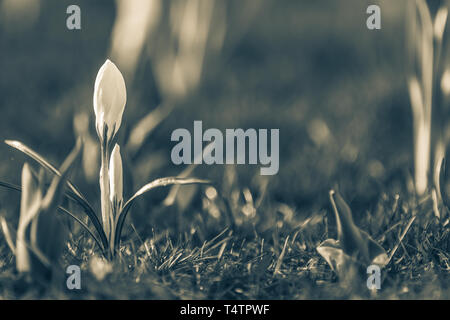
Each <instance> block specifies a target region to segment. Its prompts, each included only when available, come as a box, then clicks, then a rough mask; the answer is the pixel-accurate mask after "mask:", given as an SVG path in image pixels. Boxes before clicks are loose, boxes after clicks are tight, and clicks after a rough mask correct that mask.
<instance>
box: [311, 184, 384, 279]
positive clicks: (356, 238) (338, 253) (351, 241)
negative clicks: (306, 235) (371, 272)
mask: <svg viewBox="0 0 450 320" xmlns="http://www.w3.org/2000/svg"><path fill="white" fill-rule="evenodd" d="M330 201H331V205H332V207H333V211H334V215H335V218H336V225H337V240H335V239H326V240H325V241H323V242H322V243H321V244H320V245H319V246H318V247H317V252H318V253H319V254H320V255H321V256H322V257H323V258H324V259H325V260H326V261H327V263H328V264H329V265H330V267H331V268H332V269H333V270H334V271H336V272H337V273H338V274H339V275H342V274H345V272H346V271H348V269H349V267H350V266H352V265H362V266H364V267H368V266H369V265H372V264H376V265H378V266H380V267H383V266H385V265H386V264H387V263H388V261H389V260H388V256H387V254H386V251H385V250H384V248H383V247H382V246H380V245H379V244H378V243H377V242H376V241H375V240H373V239H372V238H371V237H370V235H369V234H368V233H367V232H365V231H363V230H361V229H360V228H358V227H357V226H356V224H355V223H354V221H353V217H352V211H351V209H350V207H349V206H348V205H347V203H346V202H345V201H344V199H343V198H342V197H341V196H340V195H339V193H337V192H335V191H334V190H331V191H330Z"/></svg>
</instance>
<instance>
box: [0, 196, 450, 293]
mask: <svg viewBox="0 0 450 320" xmlns="http://www.w3.org/2000/svg"><path fill="white" fill-rule="evenodd" d="M203 197H206V196H205V195H203ZM430 201H431V200H430V199H428V200H425V201H424V202H423V203H420V204H418V205H415V204H414V203H415V199H413V198H403V197H400V198H399V197H395V196H388V195H384V196H383V197H382V198H381V199H380V200H379V201H378V203H377V206H376V208H377V209H376V211H375V212H372V213H371V214H370V215H369V214H367V216H366V217H365V218H364V219H361V221H360V226H361V227H362V228H363V229H365V230H367V231H368V232H370V233H371V234H372V236H373V237H374V239H376V240H377V241H378V242H379V243H380V244H381V245H382V246H383V247H384V248H385V249H387V251H388V253H389V254H391V253H392V252H393V251H392V250H393V249H394V248H395V247H396V244H398V243H399V242H398V240H399V239H402V241H401V242H400V244H399V245H398V247H397V250H396V251H395V254H394V255H393V258H392V259H391V262H390V263H389V264H388V265H387V267H386V268H385V269H383V270H382V283H381V290H379V291H378V292H372V291H369V290H368V289H367V288H366V287H365V281H366V279H367V277H366V276H364V275H360V276H358V277H356V278H354V279H353V281H352V282H348V281H346V282H342V281H339V279H338V278H337V277H336V275H335V274H334V272H333V271H331V269H330V267H329V266H328V265H327V264H326V262H325V261H324V260H323V259H322V258H321V257H320V256H319V255H318V253H317V251H316V249H315V248H316V246H317V245H318V244H319V243H320V242H321V241H322V240H324V239H326V238H328V237H329V236H334V234H335V228H334V227H333V224H334V223H332V222H331V221H329V218H328V217H332V215H331V214H330V215H327V214H325V212H319V213H317V214H316V215H313V216H312V217H311V218H309V219H306V220H302V221H300V220H297V219H291V220H287V219H285V218H280V219H279V220H278V221H276V223H275V226H273V227H271V228H268V229H266V230H263V229H261V228H262V226H261V224H260V223H255V221H252V220H251V219H249V220H247V221H244V222H243V223H242V224H241V225H240V226H238V225H234V227H226V228H224V226H223V225H221V224H220V223H216V225H214V226H213V228H211V224H210V223H209V225H207V223H206V222H205V221H203V222H202V221H201V220H197V221H196V222H195V223H191V224H190V227H191V229H190V230H184V232H182V233H181V232H180V233H178V232H176V230H173V229H172V230H170V229H166V230H157V229H155V230H153V231H152V234H151V235H150V236H149V237H145V238H144V237H143V236H141V235H139V233H138V232H137V231H136V229H135V227H134V225H131V226H130V228H129V229H130V230H129V231H128V232H129V237H130V238H129V240H128V241H126V242H125V243H123V244H122V246H121V248H120V258H119V259H117V260H115V261H113V262H106V261H104V262H100V260H99V259H100V258H99V259H93V258H92V256H93V255H97V256H98V257H99V256H100V255H101V252H99V251H98V250H97V249H95V245H94V243H93V241H92V239H90V238H89V237H87V236H86V234H84V232H80V233H72V235H71V237H70V241H69V242H68V244H67V247H66V249H65V253H64V256H63V259H62V264H61V265H62V266H65V265H70V264H77V265H80V266H81V269H82V290H80V291H72V292H71V291H69V290H68V289H65V277H63V276H60V277H59V278H58V277H56V280H55V281H54V283H53V285H52V286H51V288H50V290H47V291H40V290H39V287H36V286H27V285H26V283H27V282H24V281H23V279H22V281H21V279H20V276H19V275H17V274H16V273H15V271H14V268H13V263H12V262H13V258H12V255H11V253H10V252H9V251H8V248H7V247H6V246H5V245H4V241H1V249H0V257H1V259H0V260H1V261H2V265H0V271H1V276H0V296H1V297H2V298H6V299H12V298H14V299H15V298H27V299H29V298H57V299H68V298H76V299H336V298H341V299H360V298H362V299H448V298H450V295H449V293H450V287H449V285H450V282H449V279H450V278H449V274H450V261H449V258H450V256H449V249H450V248H449V233H450V231H449V224H448V214H447V218H445V219H447V220H446V221H447V222H446V223H447V224H446V226H443V225H442V224H441V223H439V221H438V220H437V219H436V218H434V214H433V208H432V205H431V204H430ZM208 209H210V208H208V207H206V208H204V211H203V212H202V213H200V215H204V218H205V219H204V220H206V218H207V216H208ZM262 210H266V209H262ZM262 210H261V211H262ZM327 211H330V210H327ZM441 211H444V209H442V208H441ZM413 213H416V214H417V219H416V220H415V221H414V222H413V223H412V224H411V226H410V227H409V228H407V224H408V220H409V218H410V217H411V215H412V214H413ZM221 214H226V213H225V212H221ZM285 217H286V216H285ZM330 220H331V219H330ZM442 221H444V220H442ZM222 228H223V230H220V229H222ZM208 229H209V230H213V229H214V230H216V231H214V232H213V231H210V232H209V233H208V232H205V234H206V235H207V236H206V239H205V240H203V237H202V236H201V235H200V232H199V231H200V230H208ZM404 231H406V234H405V235H404V237H402V233H403V232H404ZM93 261H94V263H95V264H98V265H93ZM104 264H110V266H111V270H109V267H108V268H107V267H105V265H104ZM102 270H103V271H102ZM105 270H106V271H107V272H106V276H105V277H104V278H103V279H101V278H102V273H103V272H105ZM100 279H101V280H100Z"/></svg>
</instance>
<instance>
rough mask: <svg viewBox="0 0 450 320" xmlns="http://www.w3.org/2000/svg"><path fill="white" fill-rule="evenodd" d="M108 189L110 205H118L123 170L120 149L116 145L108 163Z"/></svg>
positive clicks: (120, 195)
mask: <svg viewBox="0 0 450 320" xmlns="http://www.w3.org/2000/svg"><path fill="white" fill-rule="evenodd" d="M109 187H110V195H109V197H110V200H111V203H112V204H113V205H114V204H117V205H120V204H121V202H122V199H123V170H122V157H121V156H120V147H119V145H118V144H117V143H116V145H115V146H114V149H113V151H112V154H111V160H110V163H109Z"/></svg>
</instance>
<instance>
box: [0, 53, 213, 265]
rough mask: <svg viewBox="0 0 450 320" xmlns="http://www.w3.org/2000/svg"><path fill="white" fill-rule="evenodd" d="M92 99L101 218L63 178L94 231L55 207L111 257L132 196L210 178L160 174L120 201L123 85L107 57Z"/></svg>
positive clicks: (36, 157)
mask: <svg viewBox="0 0 450 320" xmlns="http://www.w3.org/2000/svg"><path fill="white" fill-rule="evenodd" d="M93 100H94V113H95V127H96V130H97V135H98V138H99V141H100V151H101V168H100V179H99V184H100V193H101V198H100V204H101V220H100V219H99V218H98V215H97V214H96V213H95V211H94V209H93V207H92V206H91V204H90V203H89V202H88V201H87V199H86V197H85V196H84V195H83V194H82V193H81V192H80V191H79V189H78V188H77V187H76V186H74V185H73V184H72V183H71V182H70V181H67V186H68V191H67V192H66V194H65V195H66V197H67V198H69V199H70V200H72V201H74V202H76V203H78V204H79V205H80V206H81V208H82V209H83V212H84V213H85V214H86V215H87V216H88V218H89V220H90V222H91V223H92V225H93V226H94V228H95V232H94V231H93V230H91V228H90V227H89V226H88V225H87V224H86V223H84V222H83V221H82V220H81V219H78V218H77V217H76V216H75V215H74V214H72V213H71V212H70V211H69V210H67V209H66V208H63V207H61V206H60V207H59V209H60V211H61V212H63V213H65V214H67V215H69V216H70V217H72V218H73V219H75V220H76V221H77V222H78V223H79V224H81V225H82V226H83V227H84V228H85V229H86V231H88V233H89V234H90V235H91V236H92V237H93V239H94V240H95V242H96V243H97V244H98V245H99V247H100V248H101V250H102V252H103V255H104V256H105V257H106V258H108V259H113V258H114V257H115V256H116V253H117V252H118V249H119V245H120V238H121V234H122V230H123V225H124V221H125V218H126V216H127V214H128V212H129V210H130V208H131V206H132V204H133V202H134V200H136V198H138V197H139V196H141V195H142V194H144V193H146V192H148V191H150V190H152V189H154V188H157V187H162V186H167V185H185V184H202V183H204V184H207V183H210V182H209V181H208V180H203V179H196V178H178V177H166V178H160V179H156V180H154V181H152V182H150V183H148V184H146V185H144V186H143V187H142V188H140V189H139V190H138V191H137V192H136V193H135V194H134V195H133V196H132V197H131V198H130V199H128V200H127V201H124V200H123V169H122V157H121V155H120V146H119V145H118V144H117V143H116V142H117V132H118V130H119V128H120V125H121V122H122V115H123V112H124V109H125V104H126V87H125V81H124V79H123V76H122V74H121V72H120V71H119V69H118V68H117V67H116V65H115V64H114V63H112V62H111V61H110V60H106V62H105V63H104V64H103V66H102V67H101V68H100V70H99V72H98V74H97V78H96V80H95V89H94V99H93ZM5 142H6V143H7V144H8V145H10V146H11V147H13V148H16V149H18V150H19V151H21V152H23V153H25V154H26V155H28V156H29V157H31V158H33V159H34V160H36V161H37V162H38V163H39V164H40V165H41V166H42V167H44V168H45V169H47V170H49V171H50V172H52V173H53V174H55V175H56V176H58V177H61V176H63V172H62V171H59V170H57V169H56V168H55V167H54V166H53V165H51V164H50V162H48V161H47V160H46V159H45V158H44V157H42V156H41V155H39V154H38V153H37V152H35V151H33V150H32V149H30V148H29V147H27V146H25V145H24V144H23V143H21V142H19V141H10V140H7V141H5ZM0 186H3V187H8V188H10V189H15V190H20V188H19V187H17V186H14V185H12V184H10V183H6V182H0Z"/></svg>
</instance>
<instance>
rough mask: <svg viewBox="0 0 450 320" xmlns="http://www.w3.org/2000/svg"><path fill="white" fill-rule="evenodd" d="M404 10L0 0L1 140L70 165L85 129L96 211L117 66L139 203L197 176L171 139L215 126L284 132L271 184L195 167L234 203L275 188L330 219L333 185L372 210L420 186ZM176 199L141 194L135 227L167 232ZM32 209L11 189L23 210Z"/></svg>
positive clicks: (352, 0)
mask: <svg viewBox="0 0 450 320" xmlns="http://www.w3.org/2000/svg"><path fill="white" fill-rule="evenodd" d="M72 4H76V5H78V6H79V7H80V9H81V30H68V29H67V27H66V19H67V18H68V17H69V15H68V14H67V13H66V9H67V7H68V6H69V5H72ZM370 4H378V5H380V7H381V19H382V20H381V26H382V29H381V30H374V31H370V30H368V29H367V27H366V19H367V17H368V15H367V14H366V9H367V7H368V6H369V5H370ZM405 6H406V0H399V1H388V0H384V1H381V0H380V1H376V0H373V1H365V0H344V1H334V0H320V1H306V0H304V1H298V0H284V1H276V0H260V1H251V0H249V1H240V0H229V1H219V0H206V1H205V0H186V1H182V0H172V1H169V0H148V1H144V0H118V1H112V0H109V1H107V0H102V1H87V0H84V1H66V0H0V140H2V141H3V140H4V139H16V140H20V141H22V142H24V143H25V144H27V145H28V146H30V147H31V148H33V149H34V150H36V151H38V152H39V153H41V154H42V155H44V156H46V157H47V158H48V159H49V160H51V161H52V162H53V163H54V164H57V165H59V164H60V163H61V161H62V160H63V159H64V156H65V155H66V154H67V153H68V152H69V150H70V149H71V148H72V146H73V145H74V143H75V139H76V136H78V135H81V136H83V137H84V138H85V141H86V144H85V153H84V162H83V166H82V168H80V170H79V171H78V174H77V175H76V177H74V178H73V180H74V181H75V182H76V183H77V184H78V185H79V186H80V189H81V190H83V191H85V193H86V194H87V197H88V198H89V199H90V200H91V201H93V202H95V199H98V194H99V190H98V154H97V143H98V140H97V136H96V134H95V126H94V113H93V107H92V95H93V88H94V81H95V77H96V74H97V71H98V69H99V68H100V66H101V65H102V64H103V62H104V61H105V60H106V59H107V58H109V59H111V60H112V61H113V62H114V63H115V64H116V65H117V66H118V68H119V69H120V70H121V71H122V73H123V75H124V77H125V81H126V85H127V96H128V100H127V105H126V108H125V113H124V116H123V121H122V127H121V129H120V131H119V133H120V134H119V143H120V145H121V146H122V150H123V157H124V162H125V166H126V172H125V175H126V186H125V194H126V195H128V196H129V195H131V194H132V192H133V191H136V190H137V189H138V187H140V186H141V185H143V184H144V183H146V182H147V181H150V180H152V179H154V178H158V177H162V176H168V175H178V174H180V173H181V172H182V171H183V170H185V169H186V168H187V166H175V165H173V164H172V163H171V161H170V151H171V148H172V147H173V145H174V143H172V142H171V141H170V135H171V133H172V131H173V130H175V129H176V128H187V129H188V130H190V131H191V130H192V126H193V121H194V120H202V121H203V128H205V129H206V128H219V129H221V130H225V128H244V129H246V128H256V129H257V128H268V129H271V128H279V129H280V169H279V172H278V174H277V175H275V176H266V177H262V176H260V175H259V166H249V165H240V166H236V167H230V166H218V165H217V166H207V165H203V166H199V167H198V168H190V169H189V168H188V170H193V172H192V173H191V175H193V176H197V177H202V178H210V179H213V180H215V181H218V182H219V185H222V186H223V188H224V189H226V188H227V186H226V185H227V184H228V187H229V186H230V185H234V186H237V187H233V188H237V189H239V190H241V191H242V194H238V195H237V196H236V197H238V198H239V197H243V198H244V200H245V201H249V197H254V198H255V199H262V198H263V197H262V195H263V194H264V201H265V202H264V204H265V207H267V208H268V207H277V208H289V210H288V211H289V212H290V213H289V214H293V215H296V216H305V215H309V214H311V213H314V212H318V211H320V210H322V209H323V208H324V207H325V206H327V205H328V201H327V197H328V190H329V189H330V188H331V187H335V186H336V185H339V188H340V189H341V191H342V192H343V193H344V194H345V197H346V198H347V199H348V200H349V202H350V203H352V206H353V207H354V208H355V211H356V212H357V213H358V212H364V211H365V210H368V209H369V208H371V206H374V205H375V204H376V201H377V199H378V198H379V196H380V194H381V193H383V192H388V191H391V190H392V191H394V192H400V191H401V190H402V188H403V187H404V184H405V182H404V181H408V179H410V177H411V171H412V170H411V169H412V166H413V163H412V161H413V159H412V156H411V151H412V127H411V123H412V115H411V108H410V104H409V101H408V91H407V87H406V81H405V75H404V67H405V61H404V60H405V59H404V56H405V41H406V40H405V32H404V29H405V13H406V9H405ZM0 156H1V161H0V177H1V178H0V179H1V180H3V181H8V182H13V183H16V184H19V181H20V170H21V167H22V165H23V161H24V160H25V157H24V156H22V155H20V154H19V153H18V152H16V151H14V150H12V149H11V148H9V147H8V146H6V145H5V144H0ZM183 188H185V189H183V190H184V192H182V193H181V194H182V195H183V196H185V197H187V196H186V195H187V194H192V196H189V199H187V200H186V201H185V202H189V203H190V204H189V206H190V207H191V208H193V209H192V210H190V212H192V211H194V212H195V211H196V210H197V211H198V210H202V206H203V207H204V203H202V202H201V200H199V199H201V198H199V197H197V198H196V194H197V193H202V192H205V190H203V189H201V190H197V189H196V188H195V187H187V188H186V187H183ZM233 188H231V189H233ZM206 191H207V192H206V193H207V198H208V199H212V198H214V197H215V193H214V190H212V189H207V190H206ZM222 191H223V190H219V193H221V192H222ZM168 192H169V190H168V189H166V190H161V191H158V192H156V193H153V194H151V195H148V196H146V197H145V199H142V200H140V201H139V207H138V209H139V210H137V209H135V210H134V211H133V217H134V219H141V220H140V221H145V222H148V223H152V226H155V225H156V226H161V227H162V226H163V225H164V223H168V222H167V221H166V220H167V219H168V218H167V217H170V216H171V215H174V217H176V214H177V213H179V212H180V210H181V209H180V210H174V212H172V211H171V210H170V208H169V206H166V207H167V208H166V209H164V208H163V209H161V208H160V209H159V210H160V211H159V212H160V214H161V213H167V214H166V215H164V216H165V217H166V218H164V219H162V222H161V221H159V222H158V220H152V219H153V218H154V217H156V216H157V214H156V212H154V211H153V208H155V207H157V206H158V205H159V204H161V203H162V202H163V200H164V199H166V201H167V202H171V201H170V199H169V200H168V199H167V198H166V196H167V194H168ZM223 192H225V191H223ZM249 195H251V196H249ZM11 199H17V201H11ZM196 199H197V200H196ZM18 200H19V196H18V195H17V194H14V193H12V192H11V191H7V190H1V192H0V201H1V202H0V205H1V206H2V207H5V208H8V210H7V211H8V214H9V215H10V216H13V215H15V214H16V213H17V212H18ZM261 201H263V200H261ZM172 202H173V199H172ZM15 203H17V205H15ZM14 205H15V207H14ZM97 205H98V204H97ZM178 206H179V208H186V207H187V204H186V203H184V204H183V201H182V200H180V201H179V204H178ZM279 210H280V211H282V214H285V212H286V211H287V209H284V211H283V210H282V209H279ZM140 214H145V219H142V217H141V218H139V215H140ZM191 214H192V213H191ZM211 215H212V216H213V217H216V218H217V215H216V216H214V213H211ZM186 216H187V217H189V213H186ZM155 221H156V222H155ZM164 221H166V222H164ZM168 221H170V219H168ZM158 223H161V225H158ZM141 225H145V223H144V224H141Z"/></svg>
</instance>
